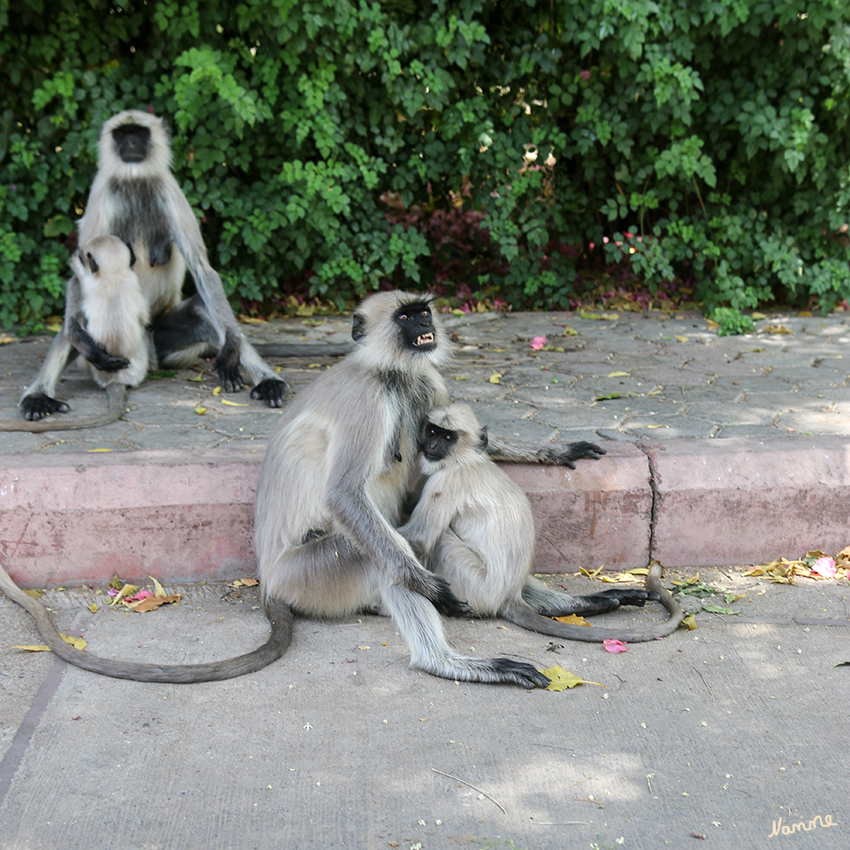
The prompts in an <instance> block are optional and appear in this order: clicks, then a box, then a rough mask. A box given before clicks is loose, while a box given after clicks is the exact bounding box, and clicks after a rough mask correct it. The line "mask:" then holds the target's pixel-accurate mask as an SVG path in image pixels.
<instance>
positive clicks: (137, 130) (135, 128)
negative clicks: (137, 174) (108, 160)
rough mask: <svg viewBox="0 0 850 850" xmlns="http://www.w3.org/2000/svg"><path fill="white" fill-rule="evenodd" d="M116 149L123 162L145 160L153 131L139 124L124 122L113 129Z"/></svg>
mask: <svg viewBox="0 0 850 850" xmlns="http://www.w3.org/2000/svg"><path fill="white" fill-rule="evenodd" d="M112 141H113V143H114V144H115V150H116V151H117V153H118V156H120V157H121V160H122V161H123V162H129V163H133V162H144V161H145V160H146V159H147V156H148V153H149V151H150V144H151V131H150V130H149V129H148V128H147V127H141V126H139V125H138V124H122V125H121V126H120V127H116V128H115V129H114V130H113V131H112Z"/></svg>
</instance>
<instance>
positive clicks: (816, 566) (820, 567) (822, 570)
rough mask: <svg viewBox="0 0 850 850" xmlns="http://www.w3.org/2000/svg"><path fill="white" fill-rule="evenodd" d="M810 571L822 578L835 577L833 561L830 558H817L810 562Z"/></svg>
mask: <svg viewBox="0 0 850 850" xmlns="http://www.w3.org/2000/svg"><path fill="white" fill-rule="evenodd" d="M812 572H813V573H817V574H818V575H819V576H823V577H824V578H835V561H833V560H832V558H829V557H826V558H818V559H817V561H815V562H814V563H813V564H812Z"/></svg>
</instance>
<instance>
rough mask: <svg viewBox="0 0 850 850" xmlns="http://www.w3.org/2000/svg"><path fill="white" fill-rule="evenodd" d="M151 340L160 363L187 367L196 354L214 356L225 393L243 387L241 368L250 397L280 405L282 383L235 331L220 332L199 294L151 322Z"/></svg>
mask: <svg viewBox="0 0 850 850" xmlns="http://www.w3.org/2000/svg"><path fill="white" fill-rule="evenodd" d="M153 340H154V347H155V349H156V356H157V360H158V361H159V363H160V364H161V365H162V366H178V367H181V366H188V365H190V364H191V363H193V362H194V361H195V360H196V359H197V358H198V357H212V356H213V355H216V354H217V355H218V356H217V357H216V362H215V365H216V369H217V370H218V373H219V379H220V380H221V383H222V386H223V387H224V389H225V390H226V391H227V392H236V391H238V390H240V389H242V387H244V386H245V382H244V381H243V380H242V375H241V374H240V372H239V367H240V365H241V366H243V367H244V369H245V372H246V373H247V375H248V379H249V380H250V381H251V383H253V384H255V386H254V388H253V389H252V390H251V398H256V399H262V400H263V401H265V402H266V404H267V405H268V406H269V407H280V406H281V405H282V404H283V400H284V398H285V397H286V393H287V390H288V386H287V384H286V382H285V381H284V380H283V379H282V378H280V377H278V376H277V375H275V373H274V372H273V371H272V369H271V367H270V366H269V365H268V364H267V363H266V362H265V360H263V358H262V357H260V355H259V354H258V353H257V351H256V350H255V349H254V348H253V346H251V344H250V343H249V342H248V341H247V340H246V339H245V338H244V337H243V336H242V334H240V333H239V331H238V330H233V329H230V328H228V330H227V331H226V332H225V338H224V340H223V341H222V338H221V334H220V332H219V330H218V328H217V327H216V325H215V323H214V322H213V320H212V318H211V316H210V314H209V312H208V311H207V308H206V306H205V305H204V301H203V299H202V298H201V296H200V295H193V296H192V297H191V298H187V299H186V300H185V301H183V302H182V303H180V304H179V305H178V306H177V307H175V308H174V309H173V310H170V311H169V312H167V313H165V314H163V315H162V316H160V317H159V318H157V320H156V321H155V322H154V326H153Z"/></svg>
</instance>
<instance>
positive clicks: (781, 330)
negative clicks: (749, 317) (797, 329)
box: [764, 324, 794, 336]
mask: <svg viewBox="0 0 850 850" xmlns="http://www.w3.org/2000/svg"><path fill="white" fill-rule="evenodd" d="M764 330H765V331H767V332H768V333H769V334H788V335H789V336H791V335H793V333H794V331H792V330H791V329H790V328H786V327H785V325H777V324H773V325H768V326H767V327H766V328H765V329H764Z"/></svg>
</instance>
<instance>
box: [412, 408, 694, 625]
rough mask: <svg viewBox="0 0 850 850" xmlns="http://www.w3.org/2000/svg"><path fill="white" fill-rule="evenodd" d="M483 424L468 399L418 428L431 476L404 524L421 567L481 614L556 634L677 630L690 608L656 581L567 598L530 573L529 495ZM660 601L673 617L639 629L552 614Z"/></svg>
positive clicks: (656, 575) (653, 574)
mask: <svg viewBox="0 0 850 850" xmlns="http://www.w3.org/2000/svg"><path fill="white" fill-rule="evenodd" d="M487 443H488V440H487V429H486V428H482V427H481V426H480V425H479V423H478V420H477V419H476V417H475V414H474V413H473V411H472V408H470V407H469V406H468V405H466V404H451V405H449V406H448V407H443V408H438V409H435V410H432V411H431V412H430V413H429V414H428V417H427V419H426V420H425V422H424V424H423V426H422V432H421V436H420V443H419V447H420V450H421V452H422V454H421V457H420V468H421V470H422V472H423V473H425V475H427V476H428V478H427V480H426V481H425V484H424V487H423V489H422V492H421V494H420V496H419V500H418V502H417V504H416V507H415V508H414V510H413V513H412V515H411V517H410V520H409V521H408V522H407V524H405V525H404V526H402V527H401V528H399V532H400V533H401V535H402V536H403V537H404V538H405V539H406V540H407V541H408V542H409V543H410V544H411V546H412V547H413V550H414V552H416V554H417V555H419V556H420V558H421V559H422V561H423V563H424V564H425V566H427V567H428V568H429V569H431V570H433V572H435V573H436V574H437V575H439V576H442V577H443V578H444V579H446V581H448V582H449V583H450V585H451V588H452V590H453V591H454V592H455V593H456V594H457V595H458V596H460V597H461V598H462V599H465V600H466V601H467V603H468V604H469V606H470V607H471V608H472V611H473V613H474V614H476V615H477V616H479V617H496V616H498V617H502V618H504V619H505V620H508V621H510V622H512V623H515V624H516V625H518V626H522V627H523V628H526V629H531V630H532V631H537V632H541V633H542V634H546V635H553V636H554V637H561V638H567V639H569V640H581V641H587V642H600V641H602V640H606V639H609V638H617V639H620V640H629V641H647V640H653V639H654V638H657V637H662V636H664V635H668V634H670V633H671V632H673V631H675V629H676V628H678V626H679V623H680V622H681V620H682V618H683V616H684V613H683V612H682V610H681V608H680V607H679V605H678V604H677V603H676V602H675V600H674V599H673V597H672V596H671V595H670V594H669V593H668V592H667V591H666V590H665V589H664V588H663V587H662V586H661V584H660V575H661V571H660V567H658V566H657V565H656V566H653V568H652V569H651V571H650V575H649V578H648V579H647V587H648V588H649V592H647V591H645V590H637V589H628V590H625V589H616V590H607V591H603V592H602V593H594V594H592V595H589V596H569V595H567V594H566V593H561V592H559V591H555V590H550V589H549V588H548V587H546V585H545V584H543V582H541V581H539V580H538V579H536V578H534V577H533V576H532V575H531V563H532V559H533V555H534V540H535V532H534V520H533V517H532V514H531V505H530V503H529V501H528V498H527V497H526V495H525V493H523V492H522V490H521V489H520V488H519V487H518V486H517V485H516V484H515V483H514V482H513V481H512V480H511V479H510V478H509V477H508V475H507V473H506V472H504V471H503V470H502V469H500V468H499V467H498V466H497V465H496V464H495V463H493V461H492V460H490V459H489V457H488V454H487ZM652 599H658V600H660V601H661V603H662V604H663V605H664V606H665V608H667V610H668V611H669V612H670V617H669V619H668V620H667V621H665V622H664V623H662V624H660V625H658V626H650V627H647V628H641V629H628V628H608V629H598V628H588V627H587V626H576V625H569V624H567V623H559V622H557V621H555V620H552V619H550V618H551V617H561V616H565V615H568V614H599V613H602V612H605V611H612V610H613V609H615V608H618V607H619V606H620V605H638V606H641V605H643V604H644V603H645V602H646V601H647V600H652Z"/></svg>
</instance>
